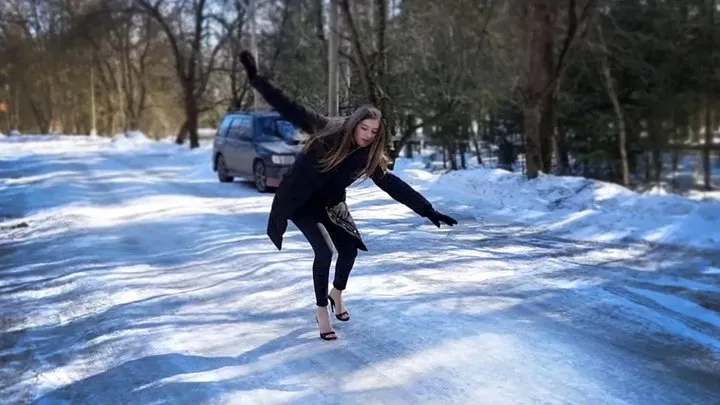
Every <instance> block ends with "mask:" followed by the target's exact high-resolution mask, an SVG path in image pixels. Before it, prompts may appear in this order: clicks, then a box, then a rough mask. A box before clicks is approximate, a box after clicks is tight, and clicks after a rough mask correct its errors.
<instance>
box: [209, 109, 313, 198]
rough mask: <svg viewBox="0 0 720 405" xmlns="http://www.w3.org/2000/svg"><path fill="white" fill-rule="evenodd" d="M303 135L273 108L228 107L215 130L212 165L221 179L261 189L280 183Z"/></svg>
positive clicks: (263, 190) (303, 137)
mask: <svg viewBox="0 0 720 405" xmlns="http://www.w3.org/2000/svg"><path fill="white" fill-rule="evenodd" d="M305 139H306V136H304V135H303V134H302V133H301V131H300V130H299V129H297V128H296V127H295V126H293V125H292V124H291V123H290V122H288V121H286V120H284V119H282V117H281V116H280V114H279V113H277V112H275V111H263V112H248V111H230V112H228V113H226V114H225V115H224V116H223V117H222V119H221V121H220V125H219V126H218V130H217V132H216V133H215V137H214V142H213V153H212V165H213V166H212V167H213V170H214V171H215V172H217V176H218V180H220V181H221V182H223V183H229V182H232V181H233V180H234V179H235V178H241V179H245V180H248V181H252V182H253V183H254V184H255V188H256V189H257V190H258V191H259V192H265V191H268V190H269V189H271V188H274V187H277V186H279V185H280V182H281V181H282V177H283V175H284V174H285V173H286V172H287V171H288V169H290V167H291V166H292V165H293V163H295V158H296V157H297V155H298V154H299V153H300V151H301V148H302V142H303V140H305Z"/></svg>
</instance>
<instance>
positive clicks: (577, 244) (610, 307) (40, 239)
mask: <svg viewBox="0 0 720 405" xmlns="http://www.w3.org/2000/svg"><path fill="white" fill-rule="evenodd" d="M128 135H130V136H128ZM210 152H211V145H210V144H209V143H208V142H203V143H202V146H201V147H200V148H197V149H195V150H188V148H187V146H179V145H175V144H174V143H173V142H172V140H164V141H153V140H150V139H148V138H147V137H146V136H144V135H143V134H142V133H132V134H119V135H118V136H115V137H112V138H104V137H97V136H95V137H87V136H64V135H51V136H44V135H41V136H26V135H24V136H16V137H12V136H11V137H7V138H3V139H2V140H0V333H2V335H0V336H2V338H0V397H2V398H3V399H4V401H5V402H7V403H35V404H49V403H61V404H62V403H73V404H75V403H88V404H95V403H107V404H147V403H179V404H209V403H213V404H216V403H228V404H230V403H258V404H287V403H292V404H335V403H343V404H345V403H349V404H350V403H356V404H366V403H373V404H375V403H377V404H418V403H422V404H467V403H473V404H491V403H507V404H535V403H545V404H566V403H603V404H643V403H649V402H656V403H658V404H703V403H707V404H711V403H716V401H717V398H718V397H720V388H719V387H720V385H718V384H717V382H718V381H720V316H719V315H718V311H719V310H720V301H718V299H717V296H718V292H720V277H719V275H720V270H718V265H719V263H720V262H718V257H720V249H719V248H718V247H719V246H718V241H720V239H719V238H718V236H719V235H718V231H719V230H720V226H718V221H719V219H718V218H719V217H720V215H719V212H720V210H719V208H718V203H717V202H714V201H698V200H694V199H691V198H686V197H680V196H674V195H646V194H638V193H634V192H631V191H629V190H626V189H624V188H622V187H619V186H616V185H611V184H607V183H601V182H597V181H591V180H586V179H581V178H570V177H568V178H564V177H556V176H541V177H540V178H539V179H536V180H532V181H528V180H526V179H524V178H523V177H522V175H521V174H516V173H507V172H503V171H500V170H491V169H482V168H474V169H471V170H467V171H459V172H452V173H448V174H441V173H437V172H430V171H427V170H426V169H425V164H424V163H422V162H419V161H409V160H400V161H399V162H398V164H397V166H396V169H395V171H396V173H397V174H398V175H399V176H400V177H402V178H403V179H405V180H406V181H407V182H408V183H410V184H411V185H412V186H413V187H415V188H416V189H417V190H419V191H421V192H422V193H423V195H425V196H427V197H428V199H430V200H431V201H432V202H433V204H434V206H435V207H436V208H437V209H438V210H440V211H441V212H445V213H448V214H450V215H452V216H454V217H456V219H458V220H459V222H460V223H459V224H458V225H457V226H455V227H453V228H447V227H443V228H441V229H437V228H435V227H434V226H433V225H432V224H431V223H429V222H428V221H427V220H426V219H424V218H419V217H418V216H417V215H415V214H414V213H413V212H412V211H411V210H409V209H408V208H407V207H405V206H403V205H401V204H399V203H397V202H394V201H393V200H392V199H391V198H390V197H389V196H387V195H386V194H384V193H383V192H382V191H380V190H379V189H378V188H377V187H375V186H374V185H373V184H372V182H370V181H364V182H360V183H359V184H356V185H354V186H353V187H351V188H350V189H349V190H348V203H349V205H350V207H351V210H352V212H353V215H354V217H355V219H356V222H357V223H358V225H359V228H360V230H361V232H362V233H363V235H364V238H365V241H366V243H367V244H368V246H369V249H370V251H369V252H361V253H360V256H359V257H358V259H357V264H356V267H355V268H354V270H353V273H352V275H351V279H350V283H349V285H348V290H347V291H346V304H347V308H348V311H349V312H350V314H351V321H350V322H347V323H343V322H338V321H336V322H334V323H333V326H334V327H335V328H336V330H337V331H338V335H339V339H338V340H337V341H334V342H324V341H322V340H320V339H319V337H318V336H317V326H316V324H315V320H314V304H313V302H314V297H313V292H312V282H311V270H310V269H311V267H312V260H313V258H312V254H311V251H310V250H309V246H308V244H307V242H306V241H305V240H304V239H303V237H302V235H301V234H300V232H299V231H298V230H297V229H296V228H295V227H294V226H293V225H292V224H291V225H290V227H289V229H288V232H287V234H286V242H285V244H284V249H283V251H282V252H278V251H276V250H275V249H274V247H273V245H272V243H271V242H270V241H269V240H268V238H267V236H266V235H265V227H266V221H267V214H268V212H269V208H270V204H271V202H272V194H259V193H257V192H256V191H255V190H254V189H253V188H252V185H250V184H246V183H242V182H239V181H237V182H235V183H232V184H223V183H219V182H218V181H217V179H216V177H215V173H214V172H213V171H212V167H211V159H210V157H211V154H210ZM22 224H24V226H23V225H22ZM647 242H654V243H653V244H649V243H647ZM333 319H334V318H333Z"/></svg>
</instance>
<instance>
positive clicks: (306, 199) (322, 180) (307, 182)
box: [240, 51, 457, 340]
mask: <svg viewBox="0 0 720 405" xmlns="http://www.w3.org/2000/svg"><path fill="white" fill-rule="evenodd" d="M240 60H241V62H242V64H243V66H244V67H245V70H246V72H247V76H248V80H249V81H250V84H251V85H252V86H253V87H254V88H255V89H257V90H258V92H259V93H260V94H261V95H262V96H263V98H264V99H265V100H266V101H267V102H268V103H269V104H270V105H271V106H272V107H273V108H274V109H275V110H276V111H278V112H279V113H280V115H281V116H282V117H283V118H284V119H286V120H287V121H290V122H291V123H292V124H293V125H295V126H296V127H298V128H300V129H302V130H303V131H305V132H306V133H308V134H312V137H311V138H310V140H309V141H308V142H307V143H306V145H305V147H304V149H303V153H302V154H300V156H299V157H298V158H297V160H296V162H295V164H294V165H293V167H292V168H291V169H290V171H289V172H288V173H287V174H285V176H284V177H283V180H282V182H281V183H280V187H278V189H277V191H276V193H275V198H274V199H273V203H272V208H271V211H270V218H269V220H268V227H267V234H268V236H269V237H270V239H271V240H272V241H273V243H274V244H275V246H276V247H277V248H278V250H281V249H282V238H283V234H284V233H285V230H286V229H287V223H288V220H290V221H293V223H294V224H295V225H296V226H297V228H298V229H299V230H300V231H301V232H302V234H303V235H304V236H305V238H306V239H307V240H308V242H309V243H310V245H311V246H312V249H313V251H314V253H315V259H314V261H313V284H314V287H315V301H316V302H315V304H316V305H317V317H316V319H317V322H318V325H319V328H320V337H321V338H322V339H324V340H333V339H336V338H337V335H336V334H335V331H334V330H333V329H332V326H331V324H330V315H329V313H328V311H327V305H328V301H329V302H330V304H331V306H332V310H333V312H335V314H336V315H335V317H336V318H337V319H338V320H340V321H348V320H350V315H349V313H348V311H347V310H345V305H344V303H343V299H342V292H343V291H344V290H345V287H346V286H347V280H348V276H349V275H350V271H351V270H352V267H353V265H354V264H355V258H356V256H357V250H358V249H361V250H364V251H367V247H366V246H365V244H364V243H363V241H362V238H361V237H360V233H359V232H358V230H357V227H356V226H355V222H354V221H353V218H352V216H351V215H350V211H349V210H348V207H347V205H346V203H345V189H346V188H347V187H348V186H350V185H351V184H352V183H353V182H355V180H357V179H359V178H368V177H369V178H371V179H372V180H373V181H374V182H375V184H377V185H378V186H379V187H380V188H381V189H382V190H384V191H385V192H387V193H388V194H389V195H390V196H391V197H392V198H394V199H395V200H397V201H399V202H401V203H403V204H405V205H406V206H408V207H409V208H410V209H412V210H413V211H415V212H416V213H417V214H419V215H421V216H423V217H426V218H428V219H429V220H430V221H432V222H433V223H434V224H435V226H437V227H438V228H439V227H440V223H441V222H444V223H445V224H448V225H450V226H452V225H454V224H457V221H455V220H454V219H453V218H450V217H449V216H447V215H443V214H441V213H439V212H437V211H435V210H434V209H433V207H432V204H430V202H429V201H427V200H426V199H425V198H424V197H423V196H422V195H420V194H419V193H418V192H416V191H415V190H413V189H412V188H411V187H410V186H409V185H408V184H407V183H405V182H404V181H402V180H400V179H399V178H398V177H396V176H395V175H393V174H392V173H390V172H388V171H387V157H386V156H385V152H384V141H383V138H382V136H380V135H379V134H381V133H382V127H381V119H382V117H381V113H380V111H379V110H378V109H377V108H374V107H371V106H362V107H360V108H358V109H357V110H355V112H354V113H353V114H352V115H350V116H349V117H342V118H333V119H330V118H327V117H324V116H322V115H320V114H317V113H316V112H314V111H311V110H310V109H308V108H306V107H305V106H303V105H301V104H299V103H297V102H295V101H293V100H291V99H290V98H289V97H288V96H287V95H286V94H284V93H283V91H282V90H280V89H279V88H277V87H276V86H275V85H273V84H272V83H271V82H270V81H269V80H268V79H267V78H265V77H263V76H262V75H259V74H258V72H257V65H256V63H255V59H254V58H253V57H252V55H251V54H250V53H249V52H247V51H243V52H242V53H241V55H240ZM333 246H334V247H335V249H336V250H337V261H336V264H335V277H334V280H333V289H332V290H331V291H330V292H329V293H328V281H329V274H330V264H331V261H332V255H333V250H332V248H333Z"/></svg>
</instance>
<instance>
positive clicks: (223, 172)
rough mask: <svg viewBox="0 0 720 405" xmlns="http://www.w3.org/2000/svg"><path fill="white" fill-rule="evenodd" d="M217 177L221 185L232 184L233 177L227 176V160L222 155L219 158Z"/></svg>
mask: <svg viewBox="0 0 720 405" xmlns="http://www.w3.org/2000/svg"><path fill="white" fill-rule="evenodd" d="M217 176H218V180H220V182H221V183H232V181H233V177H232V176H228V174H227V165H225V158H224V157H223V156H222V155H220V156H218V158H217Z"/></svg>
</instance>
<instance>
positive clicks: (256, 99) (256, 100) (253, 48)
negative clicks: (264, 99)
mask: <svg viewBox="0 0 720 405" xmlns="http://www.w3.org/2000/svg"><path fill="white" fill-rule="evenodd" d="M249 2H250V10H249V11H250V52H251V53H252V55H253V57H254V58H255V61H256V63H257V64H258V66H260V60H259V59H258V46H257V34H256V31H257V2H256V0H249ZM260 97H261V96H260V93H259V92H258V91H257V90H256V89H255V88H254V87H253V108H254V109H256V110H257V109H258V108H259V107H260V104H261V102H260V101H261V100H260Z"/></svg>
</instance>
